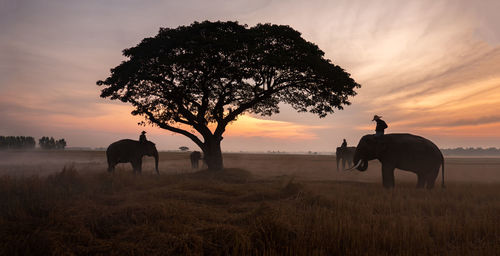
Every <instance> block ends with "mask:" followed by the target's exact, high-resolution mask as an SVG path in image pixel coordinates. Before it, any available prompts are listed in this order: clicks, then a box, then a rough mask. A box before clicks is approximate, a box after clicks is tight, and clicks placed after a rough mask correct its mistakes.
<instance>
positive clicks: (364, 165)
mask: <svg viewBox="0 0 500 256" xmlns="http://www.w3.org/2000/svg"><path fill="white" fill-rule="evenodd" d="M356 169H358V171H361V172H364V171H366V169H368V161H367V160H366V159H362V160H361V164H360V165H359V166H358V167H357V168H356Z"/></svg>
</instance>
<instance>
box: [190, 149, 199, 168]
mask: <svg viewBox="0 0 500 256" xmlns="http://www.w3.org/2000/svg"><path fill="white" fill-rule="evenodd" d="M189 158H191V168H193V169H198V162H199V161H200V159H201V153H200V151H193V152H191V154H190V155H189Z"/></svg>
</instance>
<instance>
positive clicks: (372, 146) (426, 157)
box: [351, 133, 444, 189]
mask: <svg viewBox="0 0 500 256" xmlns="http://www.w3.org/2000/svg"><path fill="white" fill-rule="evenodd" d="M373 159H378V160H379V161H380V162H381V163H382V181H383V184H384V187H386V188H392V187H394V169H395V168H398V169H401V170H406V171H410V172H414V173H416V174H417V177H418V183H417V188H422V187H424V185H425V186H426V187H427V188H428V189H431V188H433V187H434V183H435V182H436V178H437V176H438V174H439V167H441V166H442V187H443V188H444V158H443V154H442V153H441V151H440V150H439V148H438V147H437V146H436V145H435V144H434V143H433V142H432V141H430V140H428V139H425V138H422V137H420V136H416V135H412V134H398V133H394V134H387V135H383V136H382V137H378V138H377V137H375V136H374V135H365V136H363V138H361V140H360V141H359V143H358V146H357V147H356V152H355V153H354V162H355V163H356V165H355V166H354V167H353V168H357V169H358V170H360V171H366V169H367V168H368V161H369V160H373ZM353 168H351V169H353Z"/></svg>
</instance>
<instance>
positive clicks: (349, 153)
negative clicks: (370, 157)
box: [335, 147, 356, 171]
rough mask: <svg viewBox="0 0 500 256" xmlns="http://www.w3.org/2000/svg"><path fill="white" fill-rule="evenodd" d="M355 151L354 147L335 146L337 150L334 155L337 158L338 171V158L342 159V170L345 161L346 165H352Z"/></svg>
mask: <svg viewBox="0 0 500 256" xmlns="http://www.w3.org/2000/svg"><path fill="white" fill-rule="evenodd" d="M355 151H356V147H337V151H336V153H335V157H336V158H337V171H339V162H340V160H342V170H344V169H345V164H346V162H347V165H348V167H351V166H352V163H353V162H352V159H353V157H354V152H355Z"/></svg>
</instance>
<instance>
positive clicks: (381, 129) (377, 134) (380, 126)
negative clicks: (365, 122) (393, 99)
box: [372, 115, 387, 137]
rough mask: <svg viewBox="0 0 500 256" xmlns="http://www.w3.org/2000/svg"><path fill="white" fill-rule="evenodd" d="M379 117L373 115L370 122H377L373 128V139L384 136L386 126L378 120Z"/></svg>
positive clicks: (382, 121)
mask: <svg viewBox="0 0 500 256" xmlns="http://www.w3.org/2000/svg"><path fill="white" fill-rule="evenodd" d="M380 118H381V116H377V115H374V116H373V120H372V121H376V122H377V127H376V128H375V137H382V135H384V130H385V128H387V124H386V123H385V122H384V120H382V119H380Z"/></svg>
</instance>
